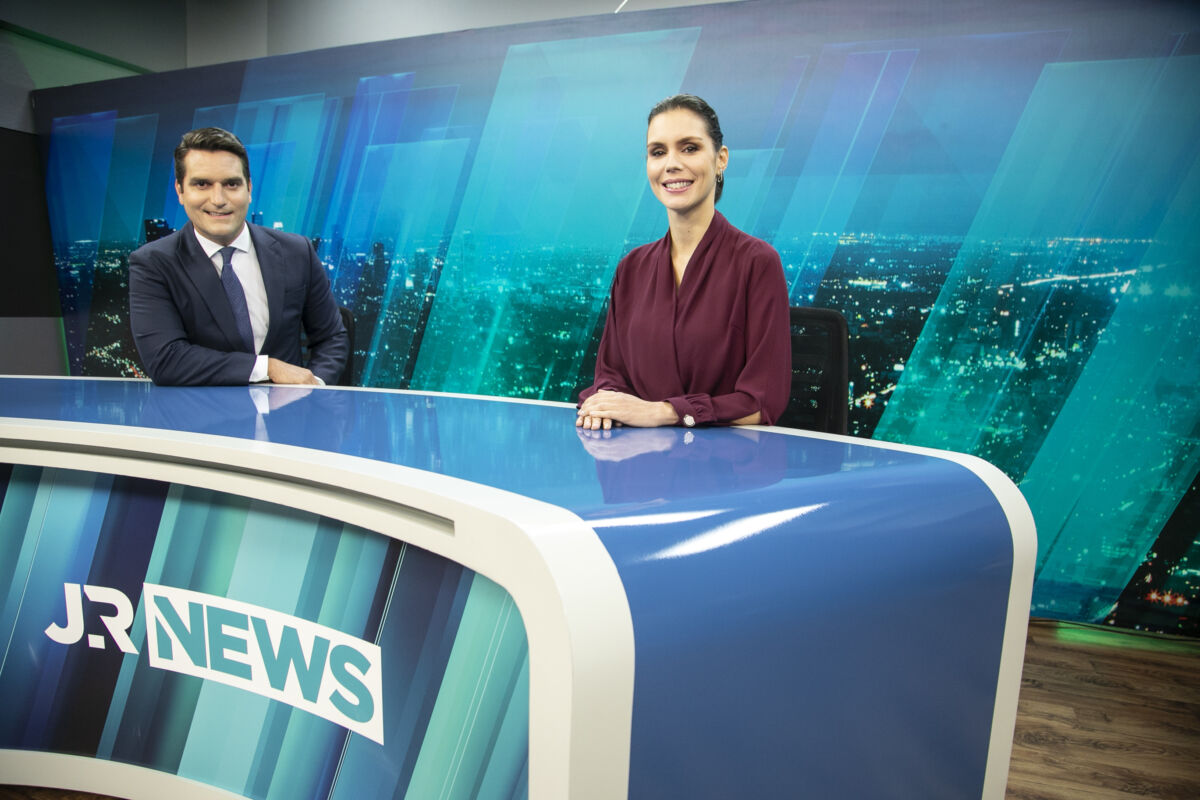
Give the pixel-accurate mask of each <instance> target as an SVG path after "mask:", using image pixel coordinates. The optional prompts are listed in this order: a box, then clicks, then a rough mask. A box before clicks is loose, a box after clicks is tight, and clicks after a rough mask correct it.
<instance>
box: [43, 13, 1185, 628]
mask: <svg viewBox="0 0 1200 800" xmlns="http://www.w3.org/2000/svg"><path fill="white" fill-rule="evenodd" d="M1071 8H1074V7H1073V6H1072V7H1071ZM692 11H694V12H695V17H694V19H693V20H692V22H690V23H689V26H688V27H679V26H678V24H677V23H678V20H677V19H675V18H674V17H671V16H670V15H667V14H665V13H659V12H646V13H641V14H636V15H629V16H625V15H620V16H618V17H614V18H613V19H608V18H604V19H600V18H596V20H593V21H592V23H591V24H589V25H586V26H585V25H582V24H580V23H568V22H563V23H547V24H542V25H527V26H511V27H508V28H498V29H490V30H484V31H473V32H469V33H467V34H460V35H461V36H470V37H473V38H472V40H471V42H469V44H471V48H470V49H471V52H473V53H475V56H474V58H473V59H471V60H470V63H462V60H461V59H458V60H456V59H455V58H452V57H451V55H450V54H448V53H446V52H445V51H446V50H448V49H449V48H447V47H444V46H443V45H444V38H445V37H444V36H429V37H416V38H413V39H406V40H398V41H396V42H390V43H388V42H383V43H373V44H367V45H357V46H353V47H345V48H337V49H335V50H330V51H316V52H314V53H305V54H300V55H292V56H276V57H272V58H265V59H259V60H255V61H250V62H237V63H233V64H226V65H218V66H215V67H212V68H209V69H208V71H207V72H206V73H205V75H204V76H202V77H203V78H204V79H203V80H202V79H201V78H198V77H196V76H195V75H194V74H192V71H188V73H187V74H183V73H180V74H177V75H176V74H165V75H157V76H144V77H135V78H126V79H120V80H114V81H107V82H104V83H101V84H95V85H89V86H87V87H86V88H84V87H67V88H64V89H55V90H46V91H43V92H39V93H37V95H36V97H37V102H36V105H35V110H36V116H37V123H38V126H39V130H40V132H41V133H43V134H45V135H46V136H47V137H48V141H49V150H48V154H47V157H48V158H47V174H46V185H47V196H48V200H49V205H50V218H51V226H52V231H53V237H54V246H55V258H56V264H57V269H58V276H59V285H60V299H61V303H62V308H63V316H64V334H65V338H66V348H67V354H68V362H69V366H70V371H71V373H72V374H74V375H88V376H125V377H142V376H143V373H142V368H141V364H140V362H139V359H138V355H137V352H136V350H135V348H134V345H133V340H132V337H131V334H130V332H129V323H128V256H129V254H130V253H131V252H132V251H133V250H134V249H136V248H137V247H139V246H141V245H142V244H144V243H146V242H147V241H151V240H153V239H156V238H159V237H161V236H163V235H166V234H168V233H170V232H171V231H174V230H177V229H179V228H181V227H182V226H183V225H184V224H185V223H186V216H185V215H184V213H183V210H182V208H181V207H180V206H179V204H178V202H177V200H176V197H175V193H174V188H173V176H172V173H171V153H172V151H173V149H174V147H175V145H176V143H177V142H178V140H179V136H180V135H181V134H182V133H183V132H184V131H186V130H188V129H190V128H194V127H200V126H206V125H217V126H220V127H223V128H227V129H229V130H231V131H233V132H235V133H236V134H237V135H238V136H239V137H240V138H241V139H242V140H243V141H244V142H245V143H246V145H247V148H248V150H249V153H250V164H251V179H252V183H253V202H252V205H251V209H250V210H251V221H252V222H255V223H257V224H262V225H266V226H268V227H276V228H279V229H282V230H286V231H290V232H294V233H299V234H302V235H304V236H306V237H308V238H309V239H310V241H312V242H313V245H314V247H315V248H316V252H317V254H318V257H319V258H320V259H321V261H322V263H323V264H324V265H325V267H326V270H327V271H328V275H329V278H330V281H331V284H332V286H333V291H334V294H335V297H336V299H337V302H338V303H339V304H340V305H342V306H344V307H346V308H348V309H350V310H351V311H352V312H353V315H354V320H355V337H354V341H353V346H352V369H353V375H354V378H355V381H356V383H358V384H359V385H362V386H368V387H380V388H397V389H413V390H421V391H433V392H456V393H466V394H480V395H494V396H501V397H514V398H531V399H540V400H551V401H566V402H574V400H575V396H576V393H577V391H578V390H579V389H580V388H582V387H584V386H587V385H588V384H589V383H590V380H591V372H592V367H593V362H594V358H595V353H596V347H597V345H598V342H599V338H600V335H601V332H602V327H603V322H604V311H605V304H606V298H607V295H608V290H609V284H610V282H611V280H612V276H613V273H614V271H615V269H616V265H617V262H618V261H619V260H620V258H621V257H622V256H623V255H624V254H625V253H627V252H628V251H629V250H631V249H633V248H634V247H636V246H638V245H640V244H643V243H645V242H649V241H652V240H654V239H658V238H660V237H662V236H663V235H664V234H665V233H666V218H665V215H664V214H663V211H662V207H661V206H660V205H659V204H658V202H657V201H656V200H655V199H654V197H653V195H652V194H651V193H650V190H649V188H648V187H647V186H646V179H645V173H644V163H643V159H644V155H643V151H644V141H643V136H644V132H645V124H646V121H645V115H646V112H647V111H648V110H649V108H650V107H651V106H652V105H653V104H654V103H655V102H657V101H658V100H659V99H661V98H663V97H666V96H668V95H671V94H674V93H676V92H679V91H689V92H694V93H696V94H699V95H701V96H703V97H705V98H706V99H707V100H709V101H710V102H711V103H712V104H713V106H714V108H716V110H717V111H718V113H719V114H720V115H721V121H722V126H723V128H724V132H725V143H726V145H727V146H728V147H729V149H730V157H729V164H730V165H729V170H728V173H727V182H726V190H725V196H724V197H723V198H722V199H721V201H720V203H719V204H718V206H717V209H718V211H720V212H721V213H722V214H724V215H725V216H726V217H727V218H728V219H729V221H730V222H731V223H732V224H734V225H735V226H737V227H739V228H741V229H743V230H745V231H747V232H748V233H751V234H753V235H755V236H758V237H760V238H762V239H765V240H766V241H768V242H770V243H771V244H772V245H773V246H774V247H775V248H776V250H777V251H778V252H779V254H780V257H781V260H782V262H783V265H784V272H785V277H786V279H787V281H788V284H789V287H790V292H791V302H792V304H793V305H813V306H819V307H825V308H832V309H836V310H838V311H840V312H842V314H844V315H845V317H846V319H847V322H848V324H849V328H850V409H849V416H850V433H851V435H854V436H860V437H871V438H876V439H881V440H887V441H895V442H903V443H906V444H912V445H918V446H925V447H932V448H938V449H944V450H951V451H956V452H961V453H968V454H971V455H975V456H978V457H980V458H982V459H985V460H987V461H989V462H991V463H992V464H994V465H995V466H997V467H998V468H999V469H1000V470H1002V471H1003V472H1004V473H1005V474H1006V475H1008V476H1009V477H1010V478H1011V479H1012V480H1013V481H1014V482H1015V483H1016V484H1017V485H1018V486H1019V488H1020V489H1021V492H1022V494H1023V495H1024V496H1025V498H1026V499H1027V501H1028V502H1029V505H1030V507H1031V509H1032V511H1033V514H1034V519H1035V521H1036V524H1037V530H1038V540H1039V552H1038V560H1037V575H1036V581H1035V585H1034V596H1033V613H1034V614H1035V615H1041V616H1048V617H1054V618H1058V619H1065V620H1078V621H1086V622H1101V623H1106V624H1112V625H1117V626H1121V627H1127V628H1139V629H1145V630H1153V631H1166V632H1172V633H1183V634H1188V635H1193V636H1197V635H1200V490H1198V489H1197V483H1198V481H1200V438H1198V437H1200V401H1198V399H1197V395H1196V387H1197V386H1200V348H1197V347H1196V346H1195V341H1196V339H1197V337H1198V336H1200V305H1198V304H1197V298H1198V297H1200V269H1197V264H1198V263H1200V135H1198V133H1200V36H1198V35H1196V34H1186V33H1180V32H1179V31H1180V30H1186V28H1182V29H1181V28H1178V26H1175V25H1174V24H1172V22H1171V20H1155V21H1153V22H1152V23H1147V25H1146V26H1145V27H1144V28H1142V29H1139V30H1136V31H1132V30H1113V29H1110V28H1109V27H1105V26H1106V25H1107V24H1108V23H1106V22H1105V21H1104V20H1103V19H1093V18H1090V17H1088V16H1087V15H1085V14H1084V13H1083V12H1078V11H1077V12H1068V11H1062V13H1061V19H1059V20H1058V23H1059V24H1056V25H1055V26H1053V27H1052V28H1051V27H1048V28H1046V29H1038V30H1013V29H1012V28H1011V27H1009V26H1007V25H1006V24H1005V23H1004V21H1003V20H1000V19H997V20H993V21H990V22H989V21H988V20H986V19H982V20H981V19H979V17H978V16H976V17H973V18H971V19H970V21H969V22H968V21H967V19H968V18H967V17H966V16H965V12H964V16H963V19H961V20H958V19H950V20H947V21H946V22H945V25H944V26H943V29H942V32H941V33H940V34H934V33H930V32H928V31H925V32H923V33H922V34H921V35H920V36H919V37H914V36H911V35H909V33H908V32H906V31H905V30H903V29H902V28H899V27H898V28H892V29H889V28H886V27H883V26H882V24H879V23H874V22H865V21H863V20H861V19H854V18H853V17H852V15H851V13H850V11H847V12H845V13H846V16H845V17H844V18H843V17H837V16H831V17H830V18H829V19H824V18H823V19H822V20H821V21H820V24H817V23H814V21H813V20H812V19H811V18H807V17H806V16H805V15H804V13H803V4H780V5H779V17H780V18H779V21H778V22H779V24H778V30H777V31H776V32H774V33H772V34H771V35H769V36H764V35H759V32H756V31H749V30H745V31H743V30H738V29H736V28H734V29H730V28H728V27H726V26H721V25H718V24H716V20H718V19H719V17H718V16H717V15H716V12H715V11H712V12H710V11H708V10H706V7H697V8H695V9H692ZM822 13H825V14H830V15H836V14H837V12H834V11H829V10H828V9H826V10H825V11H823V12H822ZM672 20H674V22H673V23H672ZM876 24H879V25H880V27H871V26H873V25H876ZM462 46H463V43H462V42H459V43H458V44H456V47H457V48H458V50H459V51H460V52H461V50H462ZM596 64H604V65H605V69H603V70H598V69H596V68H595V65H596ZM750 86H754V87H757V89H756V91H748V90H747V87H750ZM1180 98H1185V99H1186V102H1183V101H1181V100H1180ZM80 187H84V190H83V191H81V190H80ZM397 435H403V433H402V432H398V433H397Z"/></svg>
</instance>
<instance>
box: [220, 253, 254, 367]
mask: <svg viewBox="0 0 1200 800" xmlns="http://www.w3.org/2000/svg"><path fill="white" fill-rule="evenodd" d="M236 249H237V248H235V247H222V248H221V286H223V287H224V288H225V296H226V297H228V298H229V305H231V306H232V307H233V318H234V320H235V321H236V322H237V329H238V333H239V334H240V335H241V337H242V349H243V350H245V351H246V352H248V353H253V352H254V330H253V329H252V328H251V327H250V309H249V308H248V307H247V306H246V293H245V292H244V291H242V282H241V281H239V280H238V277H237V275H236V274H234V272H233V251H234V250H236Z"/></svg>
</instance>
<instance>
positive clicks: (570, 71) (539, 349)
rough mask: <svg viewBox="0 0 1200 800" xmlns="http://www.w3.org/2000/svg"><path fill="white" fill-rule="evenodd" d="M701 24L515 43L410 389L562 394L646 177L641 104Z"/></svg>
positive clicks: (657, 93) (681, 69)
mask: <svg viewBox="0 0 1200 800" xmlns="http://www.w3.org/2000/svg"><path fill="white" fill-rule="evenodd" d="M698 36H699V31H698V30H697V29H685V30H668V31H651V32H644V33H631V34H622V35H617V36H607V37H599V38H594V39H586V40H578V39H576V40H565V41H554V42H539V43H534V44H525V45H519V46H514V47H512V48H510V49H509V51H508V55H507V56H506V58H505V62H504V66H503V68H502V70H501V75H500V80H499V82H498V85H497V87H496V92H495V96H494V99H493V103H492V106H491V109H490V110H489V113H488V117H487V121H486V123H485V125H484V130H483V135H482V137H481V139H480V143H479V149H478V152H477V154H476V157H475V160H474V164H473V167H472V170H471V175H470V178H469V179H468V182H467V188H466V191H465V194H464V196H463V201H462V205H461V208H460V211H459V215H458V220H457V222H456V225H455V229H454V233H453V236H452V238H451V241H450V244H449V247H448V249H447V251H446V256H445V264H444V268H443V273H442V277H441V280H440V282H439V284H438V286H437V290H436V291H437V296H436V300H435V301H434V303H433V306H432V312H431V314H430V318H429V323H428V326H427V328H426V330H425V334H424V341H423V343H422V345H421V350H420V354H419V356H418V358H417V362H416V367H415V371H414V375H413V381H412V386H413V388H421V389H435V390H443V391H459V392H472V393H483V394H493V395H501V396H519V397H550V398H554V399H564V398H565V397H566V396H567V394H569V392H570V390H571V389H572V388H573V384H574V383H575V381H576V377H577V375H578V371H579V363H580V361H581V360H582V358H583V357H584V354H585V353H586V350H587V345H588V342H589V339H590V332H591V330H592V326H593V323H594V321H595V319H596V317H597V316H598V315H599V312H600V307H601V305H602V304H603V302H604V297H605V296H606V294H607V291H608V285H609V281H610V280H611V275H612V270H613V269H614V268H615V266H616V260H617V258H618V257H619V255H620V254H621V253H622V252H623V250H624V249H625V246H626V242H625V239H626V237H627V236H628V232H629V227H630V225H631V223H632V220H633V218H634V215H635V212H636V210H637V206H638V203H639V201H640V200H641V198H642V188H643V184H644V183H645V180H646V178H645V166H644V162H645V156H644V150H645V129H646V113H647V112H648V111H649V109H650V107H651V106H652V105H653V104H654V103H655V102H656V101H658V100H660V99H662V98H663V97H665V96H667V95H670V94H672V93H674V92H676V91H678V90H679V87H680V84H681V82H682V80H683V77H684V74H685V72H686V70H687V67H688V64H689V62H690V60H691V56H692V52H693V50H694V48H695V45H696V40H697V38H698Z"/></svg>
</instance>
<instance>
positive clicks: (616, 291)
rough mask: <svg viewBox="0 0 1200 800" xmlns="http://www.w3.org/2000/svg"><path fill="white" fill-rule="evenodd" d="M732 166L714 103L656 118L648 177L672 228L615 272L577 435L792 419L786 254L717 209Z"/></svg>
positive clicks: (691, 102)
mask: <svg viewBox="0 0 1200 800" xmlns="http://www.w3.org/2000/svg"><path fill="white" fill-rule="evenodd" d="M728 163H729V150H728V148H726V147H725V145H724V144H723V136H722V134H721V125H720V123H719V122H718V120H717V114H716V112H715V111H713V110H712V108H711V107H710V106H709V105H708V103H706V102H704V101H703V100H701V99H700V98H699V97H695V96H694V95H686V94H682V95H675V96H674V97H669V98H667V99H666V100H663V101H662V102H661V103H659V104H658V105H656V106H655V107H654V108H653V109H652V110H651V111H650V117H649V119H648V121H647V131H646V177H647V178H649V180H650V188H651V189H652V190H653V191H654V195H655V197H657V198H658V200H659V202H661V203H662V204H663V205H664V206H665V207H666V209H667V221H668V223H669V226H670V230H669V232H668V233H667V235H666V236H665V237H664V238H662V239H660V240H659V241H657V242H652V243H651V244H647V245H642V246H641V247H638V248H636V249H635V250H633V251H632V252H630V253H629V255H627V256H625V258H623V259H622V260H621V263H620V264H618V265H617V274H616V277H615V278H614V279H613V285H612V294H611V296H610V297H609V303H608V319H607V322H606V323H605V328H604V336H603V337H602V338H601V340H600V351H599V354H598V356H597V358H596V373H595V382H594V383H593V384H592V385H591V386H590V387H588V388H587V389H585V390H583V391H582V392H580V395H579V396H580V399H581V400H582V402H581V403H580V406H579V414H578V417H577V418H576V422H575V424H576V425H577V426H579V427H581V428H585V429H587V430H599V429H601V428H604V429H609V428H611V427H612V426H613V425H614V424H618V425H634V426H637V427H647V428H648V427H655V426H660V425H684V426H687V427H692V426H693V425H705V424H730V425H754V424H765V425H770V424H771V423H773V422H774V421H775V420H776V419H777V418H778V417H779V415H780V414H782V413H783V411H784V408H785V407H786V406H787V402H788V392H789V388H790V384H791V341H790V334H789V329H788V296H787V284H786V282H785V281H784V277H783V267H782V266H781V264H780V262H779V254H778V253H776V252H775V250H774V249H773V248H772V247H771V246H770V245H769V244H767V243H766V242H764V241H762V240H760V239H755V238H754V237H752V236H749V235H747V234H745V233H742V232H741V231H739V230H738V229H737V228H734V227H733V226H732V225H730V224H729V223H728V222H727V221H726V220H725V218H724V217H723V216H721V214H719V213H718V212H717V210H716V202H717V200H718V199H720V197H721V189H722V188H723V184H724V181H725V177H724V173H725V167H726V165H727V164H728Z"/></svg>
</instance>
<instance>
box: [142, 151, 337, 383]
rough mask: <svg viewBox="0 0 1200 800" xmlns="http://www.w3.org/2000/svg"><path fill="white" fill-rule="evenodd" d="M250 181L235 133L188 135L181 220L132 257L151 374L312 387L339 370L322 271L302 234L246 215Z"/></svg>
mask: <svg viewBox="0 0 1200 800" xmlns="http://www.w3.org/2000/svg"><path fill="white" fill-rule="evenodd" d="M250 189H251V186H250V161H249V158H248V157H247V155H246V148H245V147H243V146H242V143H241V142H240V141H239V140H238V138H237V137H236V136H234V135H233V134H232V133H229V132H228V131H224V130H221V129H220V128H200V129H198V130H194V131H189V132H188V133H186V134H184V136H183V139H182V140H181V141H180V143H179V146H178V147H176V148H175V192H176V194H178V196H179V203H180V205H182V206H183V208H184V210H185V211H186V212H187V216H188V220H189V223H188V224H187V225H185V226H184V227H183V228H182V229H181V230H179V231H176V232H175V233H173V234H171V235H169V236H166V237H163V238H162V239H159V240H157V241H154V242H150V243H148V244H146V245H144V246H142V247H140V248H139V249H137V250H136V251H134V252H133V253H132V254H130V256H129V319H130V325H131V327H132V328H133V338H134V342H135V343H136V344H137V349H138V353H139V354H140V355H141V357H142V363H143V365H144V366H145V368H146V372H147V373H148V374H149V375H150V377H151V378H152V379H153V380H154V382H155V383H159V384H167V385H236V384H246V383H258V382H261V381H271V382H272V383H288V384H318V385H319V384H321V383H336V382H337V380H338V378H339V376H340V375H341V373H342V368H343V367H344V366H345V363H346V356H347V354H348V353H349V350H350V343H349V337H347V335H346V331H345V328H344V327H343V326H342V320H341V314H340V312H339V311H338V307H337V304H336V303H335V302H334V300H333V293H332V292H331V291H330V288H329V278H328V277H327V276H326V275H325V270H324V268H323V267H322V266H321V262H320V261H318V260H317V255H316V253H315V252H314V251H313V248H312V245H311V244H309V242H308V240H307V239H305V238H304V237H302V236H297V235H296V234H291V233H282V232H280V231H275V230H271V229H270V228H264V227H262V226H260V225H248V224H247V223H246V211H247V209H248V208H249V206H250ZM226 270H230V272H229V273H228V274H227V273H226ZM301 328H303V330H304V332H305V333H306V334H307V335H308V345H309V364H308V368H305V367H304V366H302V365H301V358H300V333H301Z"/></svg>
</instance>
